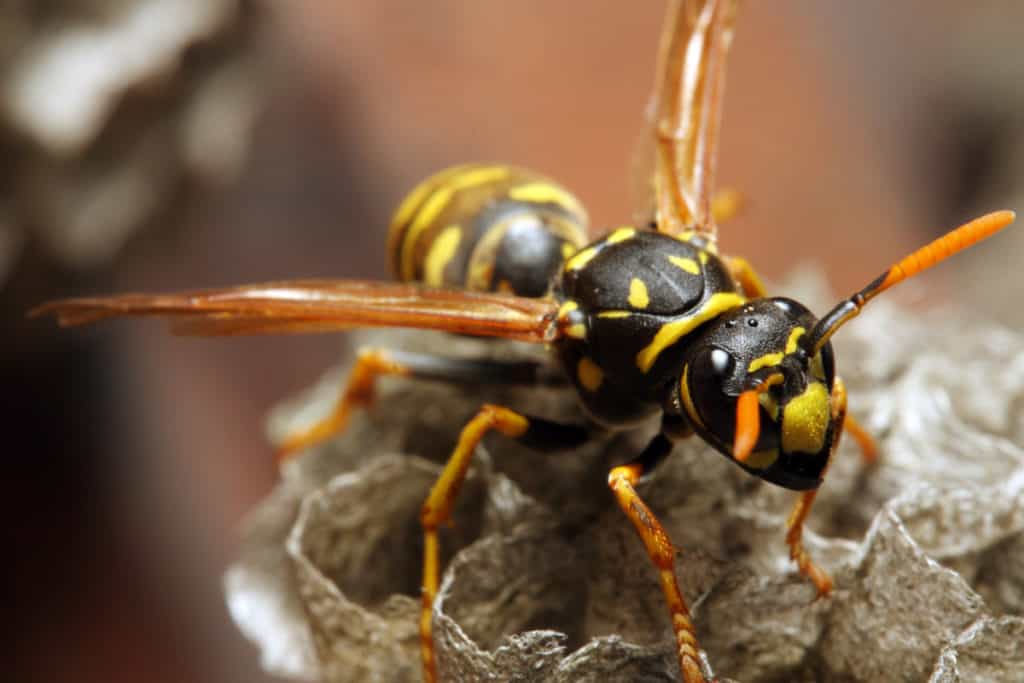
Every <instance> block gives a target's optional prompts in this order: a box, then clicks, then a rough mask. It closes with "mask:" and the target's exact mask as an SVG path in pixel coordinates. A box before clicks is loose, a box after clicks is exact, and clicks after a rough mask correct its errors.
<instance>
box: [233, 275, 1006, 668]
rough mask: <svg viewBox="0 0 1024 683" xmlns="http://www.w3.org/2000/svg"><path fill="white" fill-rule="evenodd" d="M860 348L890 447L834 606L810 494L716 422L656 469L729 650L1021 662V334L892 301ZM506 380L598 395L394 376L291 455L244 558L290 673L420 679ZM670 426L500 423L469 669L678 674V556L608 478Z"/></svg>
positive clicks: (838, 495) (458, 585)
mask: <svg viewBox="0 0 1024 683" xmlns="http://www.w3.org/2000/svg"><path fill="white" fill-rule="evenodd" d="M784 291H785V290H784ZM788 291H798V292H802V293H803V294H805V295H806V296H805V297H804V300H809V302H810V303H811V304H812V306H813V307H814V308H815V309H816V310H824V308H825V307H826V306H827V304H828V301H827V300H826V299H825V297H823V296H822V295H821V292H822V288H821V286H820V285H815V283H813V282H810V281H808V278H804V282H803V283H802V284H800V283H797V284H795V285H794V286H792V287H789V288H788ZM359 341H361V342H364V343H373V344H377V345H383V346H392V347H399V348H419V349H427V350H431V351H437V352H441V353H446V354H450V355H476V356H480V355H494V356H501V357H503V358H508V357H510V356H519V355H529V354H532V353H536V352H538V351H539V349H533V348H527V347H522V346H518V345H514V344H510V343H486V342H479V341H476V340H471V339H459V338H453V337H446V336H441V335H425V334H410V333H394V332H387V333H373V334H364V335H363V336H362V337H360V338H359ZM836 344H837V356H838V359H839V360H838V366H839V371H840V373H841V374H842V375H843V376H844V377H845V379H846V380H847V383H848V386H849V389H850V396H851V409H852V411H853V412H854V413H855V414H856V415H857V416H858V417H859V418H860V419H861V421H862V422H863V423H864V424H865V425H866V426H867V427H868V428H869V429H870V430H871V432H872V433H873V434H875V435H876V436H877V437H878V439H879V442H880V446H881V462H880V463H879V465H878V466H877V467H874V468H866V467H865V466H864V465H863V463H862V462H861V461H860V458H859V455H858V452H857V450H856V447H855V445H854V444H853V443H852V441H851V440H849V439H848V440H847V441H846V442H845V443H844V444H843V446H842V447H841V449H840V452H839V453H838V455H837V460H836V462H835V463H834V465H833V467H832V468H831V470H830V472H829V475H828V478H827V480H826V482H825V485H824V486H823V488H822V493H821V495H820V496H819V498H818V502H817V504H816V506H815V508H814V510H813V512H812V514H811V516H810V519H809V529H808V534H807V545H808V548H809V549H810V551H811V552H812V553H813V555H814V557H815V558H816V559H817V560H818V561H819V562H820V563H821V564H823V565H824V566H825V567H826V568H827V569H828V570H829V571H831V572H832V574H833V578H834V579H835V582H836V590H835V592H834V594H833V595H832V597H831V598H829V599H827V600H819V601H817V602H815V601H814V596H815V591H814V588H813V586H812V585H811V584H810V582H808V581H807V580H805V579H803V578H802V577H800V576H799V575H798V574H797V573H796V571H795V568H794V567H793V566H792V564H791V563H790V562H789V560H788V557H787V548H786V545H785V543H784V524H785V517H786V514H787V513H788V511H789V508H790V505H791V503H792V501H793V499H794V495H795V494H793V493H792V492H788V491H785V490H782V489H779V488H776V487H774V486H771V485H769V484H763V483H761V482H760V481H759V480H757V479H755V478H753V477H751V476H749V475H747V474H745V473H743V472H742V471H740V470H739V469H738V468H737V467H735V466H734V465H732V464H730V463H729V462H727V461H726V459H725V458H723V457H722V456H721V455H719V454H717V453H714V452H712V451H711V449H710V448H708V447H706V446H705V445H703V444H702V443H700V442H699V441H698V440H696V439H691V440H689V441H688V442H686V443H683V444H680V445H679V446H677V447H676V449H675V452H674V453H673V454H672V456H671V457H670V458H668V460H667V461H666V462H665V463H664V464H663V465H662V466H661V467H659V468H658V470H656V472H655V473H654V474H653V475H652V476H651V477H650V478H649V479H648V480H647V481H645V482H643V483H642V485H641V487H640V493H641V495H643V496H644V497H645V498H646V500H647V501H648V502H649V503H650V504H651V507H652V508H653V509H654V511H655V512H656V513H657V514H658V515H659V516H660V517H661V519H662V521H663V522H664V523H665V526H666V528H667V529H668V531H669V533H670V535H671V537H672V539H673V541H674V543H675V544H676V546H677V548H678V559H677V567H678V571H679V575H680V579H681V583H682V586H683V589H684V592H685V593H686V595H687V598H688V599H689V600H690V601H691V605H692V607H693V610H694V613H695V620H696V626H697V632H698V635H699V637H700V639H701V640H700V642H701V645H702V647H703V648H704V649H705V650H706V652H707V655H708V657H709V659H710V662H711V664H712V666H713V668H714V670H715V672H716V673H717V674H718V675H719V676H720V677H722V680H734V681H745V682H754V681H782V680H785V681H890V680H892V681H897V680H906V681H925V680H929V681H931V682H932V683H939V682H942V683H952V682H954V681H981V680H984V681H1007V682H1009V681H1020V680H1021V678H1020V676H1021V672H1022V671H1024V647H1021V643H1022V642H1024V619H1022V612H1024V571H1022V569H1021V568H1022V567H1024V449H1022V448H1021V442H1022V440H1024V439H1022V436H1024V344H1022V339H1021V337H1020V336H1018V335H1017V334H1014V333H1012V332H1009V331H1006V330H1004V329H1000V328H996V327H993V326H985V325H976V324H971V325H969V324H965V322H964V320H963V319H962V318H959V317H955V316H954V315H953V314H951V313H950V312H949V311H948V309H947V310H946V311H943V312H942V313H941V314H935V315H927V316H921V315H918V314H913V313H909V312H907V311H905V310H901V309H899V308H897V307H896V306H894V305H892V304H891V303H889V302H884V301H883V302H878V303H876V304H873V307H872V308H871V309H870V310H868V311H866V312H865V314H864V315H863V316H862V319H861V320H859V321H857V322H856V323H855V324H853V325H851V326H850V327H849V328H848V329H847V330H844V331H843V333H842V334H841V335H839V338H838V339H837V341H836ZM345 373H346V370H345V369H339V370H335V371H332V372H331V373H329V375H328V376H327V377H325V378H324V380H323V381H322V382H321V383H320V384H319V385H318V386H317V387H315V388H314V389H313V390H311V391H310V392H309V393H308V394H307V395H306V396H303V397H302V398H300V399H298V400H296V401H293V402H292V404H291V405H289V406H288V407H286V408H282V409H281V410H279V411H278V414H277V415H275V417H274V419H273V420H272V431H274V432H275V434H277V435H280V434H281V433H282V432H283V431H284V430H286V429H287V428H288V427H289V426H290V425H295V424H298V423H302V422H303V421H305V420H308V419H310V418H311V417H312V416H313V415H316V414H320V413H322V412H324V411H326V410H327V408H328V407H329V405H330V404H331V402H332V401H333V400H334V398H335V397H336V395H337V392H338V388H339V386H340V384H341V382H342V379H343V378H344V377H345ZM485 401H487V402H503V403H506V404H508V405H511V406H513V407H518V408H520V409H523V410H526V411H528V412H531V413H534V414H537V415H541V416H546V417H552V418H556V419H557V418H563V419H572V418H573V417H578V413H577V408H576V403H575V399H574V397H573V396H572V394H571V393H569V392H562V391H552V390H533V389H531V390H519V389H516V390H511V389H500V388H498V389H488V388H478V387H473V388H469V389H464V390H459V389H452V388H450V387H446V386H442V385H428V384H422V383H414V382H408V381H406V382H403V381H400V380H386V381H385V382H384V383H383V384H382V387H381V391H380V393H379V400H378V402H377V404H376V405H375V406H374V407H373V408H372V409H371V410H370V411H369V412H368V413H365V414H360V415H358V416H356V417H355V418H354V419H353V421H352V423H351V426H350V429H349V432H348V433H347V434H345V435H344V436H342V437H340V438H338V439H336V440H335V441H334V442H332V443H330V444H329V445H326V446H324V447H323V448H320V449H318V450H316V451H315V452H313V453H310V454H308V455H307V456H305V457H303V458H300V459H299V460H297V461H295V462H294V463H291V464H289V465H288V466H287V467H286V468H285V470H284V472H283V481H282V482H281V484H280V486H279V487H278V489H277V490H276V491H275V492H274V493H273V494H272V495H271V496H270V497H269V498H268V499H267V500H266V501H264V503H263V504H262V505H260V507H259V508H258V509H257V510H255V511H254V513H253V515H252V517H251V519H250V520H249V522H248V524H247V525H246V529H245V532H244V533H245V539H246V541H245V550H244V552H243V556H242V557H241V558H240V560H239V562H238V563H237V564H236V565H235V566H234V567H233V568H231V570H230V571H229V572H228V574H227V577H226V585H227V594H228V604H229V606H230V609H231V611H232V614H233V615H234V618H235V620H236V621H237V623H238V624H239V626H240V627H241V628H242V630H243V631H244V632H245V633H246V634H247V635H248V636H249V637H250V638H252V639H253V640H254V641H255V642H256V643H258V644H259V646H260V647H261V649H262V653H263V660H264V663H265V666H266V667H267V668H268V669H269V670H271V671H274V672H277V673H281V674H286V675H290V676H294V677H299V678H309V679H315V678H320V679H322V680H325V681H337V682H339V683H341V682H345V683H348V682H350V681H388V682H391V681H418V680H420V668H419V667H420V665H419V658H418V657H419V655H418V636H417V631H416V628H417V616H418V609H419V597H418V592H419V581H420V570H421V554H420V553H421V545H422V542H421V532H420V529H419V525H418V519H417V518H418V513H419V509H420V505H421V504H422V502H423V499H424V497H425V495H426V492H427V490H428V489H429V487H430V485H431V484H432V482H433V480H434V478H435V477H436V476H437V473H438V472H439V471H440V463H441V462H443V460H444V459H445V458H446V456H447V455H448V453H449V451H450V450H451V448H452V446H453V444H454V442H455V439H456V436H457V434H458V431H459V429H460V428H461V427H462V425H463V424H464V423H465V421H466V420H467V419H468V418H469V417H471V416H472V414H473V413H474V412H475V410H476V409H477V408H478V407H479V405H480V404H481V403H483V402H485ZM653 427H654V425H652V428H653ZM646 435H647V434H646V433H640V434H629V435H620V436H616V437H613V438H611V439H608V440H605V441H601V442H598V443H595V444H592V445H590V446H588V447H585V448H583V449H580V450H579V451H577V452H573V453H566V454H557V455H550V454H549V455H543V454H537V453H533V452H531V451H529V450H527V449H525V448H523V447H520V446H518V445H517V444H515V443H511V442H509V441H508V440H506V439H502V438H501V437H491V438H489V439H488V440H487V442H486V448H481V449H480V452H479V454H478V458H477V460H476V466H475V468H474V470H473V474H472V475H471V479H470V481H469V482H468V483H467V485H466V487H465V489H464V491H463V495H462V498H461V501H460V505H459V507H458V508H457V512H456V515H455V526H454V528H453V529H451V530H448V531H447V532H446V533H444V535H443V536H442V543H443V545H444V548H445V550H446V553H447V557H448V560H447V561H446V569H445V573H444V580H443V583H442V588H441V592H440V595H439V597H438V600H437V603H436V612H435V629H436V634H435V642H436V644H437V647H438V659H439V666H440V670H441V675H442V678H443V679H444V680H451V681H460V682H465V681H498V680H503V681H507V680H515V681H551V682H556V681H557V682H559V683H561V682H565V683H569V682H574V683H575V682H579V681H595V682H597V681H622V682H624V683H625V682H629V683H633V682H635V681H675V680H677V679H678V668H677V667H678V665H677V663H676V659H675V656H674V654H673V640H672V633H671V629H670V627H669V620H668V617H667V612H666V609H665V606H664V604H663V602H662V597H661V592H660V590H659V588H658V585H657V580H656V575H655V572H654V570H653V568H652V567H651V565H650V563H649V561H648V559H647V557H646V555H645V553H644V550H643V547H642V545H641V543H640V540H639V539H638V538H637V536H636V535H635V533H634V531H633V529H632V527H631V526H630V524H629V522H628V521H627V520H626V519H625V517H624V516H623V515H622V514H621V512H620V511H619V509H618V508H617V506H616V505H615V504H614V502H613V499H612V498H611V496H610V494H609V493H608V491H607V487H606V484H605V480H606V476H607V471H608V469H609V468H610V467H611V466H613V465H614V464H618V463H620V462H622V461H625V460H627V459H628V458H630V457H631V456H632V455H634V454H635V453H637V452H638V449H639V448H640V447H641V445H642V444H643V443H644V442H645V437H646Z"/></svg>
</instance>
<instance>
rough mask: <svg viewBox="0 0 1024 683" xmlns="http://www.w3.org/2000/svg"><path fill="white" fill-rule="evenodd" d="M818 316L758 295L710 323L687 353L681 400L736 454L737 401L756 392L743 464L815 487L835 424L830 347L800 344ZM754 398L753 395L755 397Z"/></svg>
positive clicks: (781, 480) (716, 442) (704, 432)
mask: <svg viewBox="0 0 1024 683" xmlns="http://www.w3.org/2000/svg"><path fill="white" fill-rule="evenodd" d="M815 322H816V320H815V318H814V316H812V315H811V313H810V311H808V310H807V308H805V307H804V306H803V305H801V304H799V303H797V302H795V301H793V300H791V299H784V298H770V299H758V300H755V301H752V302H750V303H748V304H745V305H743V306H741V307H739V308H735V309H733V310H731V311H729V312H727V313H725V314H723V315H722V316H721V317H720V318H718V319H717V320H716V321H714V323H712V324H710V325H709V326H708V329H707V330H705V331H704V332H703V333H702V334H701V335H700V337H698V338H697V339H696V340H695V341H694V343H693V345H692V346H691V347H690V350H689V351H688V352H687V355H686V358H685V364H684V366H683V372H682V376H681V378H680V382H679V384H678V387H679V403H680V405H681V407H682V409H683V411H684V413H685V414H686V416H687V417H688V418H689V420H690V422H692V423H693V425H694V429H695V430H696V431H697V432H698V434H700V435H701V436H702V437H703V438H704V439H705V440H707V441H708V442H709V443H711V444H712V445H713V446H714V447H715V448H717V449H718V450H719V451H721V452H722V453H724V454H725V455H727V456H729V457H730V458H732V457H733V454H734V452H735V446H736V444H735V439H736V431H737V430H736V422H737V417H736V415H737V401H738V399H739V397H740V395H741V394H743V393H744V392H752V391H756V392H757V396H756V398H757V403H758V404H757V406H756V412H757V414H758V417H759V423H760V430H759V435H758V437H757V440H756V443H754V444H753V448H752V449H751V452H750V455H749V457H747V458H746V459H745V460H744V461H743V462H742V463H740V464H741V466H743V467H744V468H745V469H747V470H749V471H751V472H752V473H754V474H756V475H758V476H760V477H762V478H764V479H767V480H768V481H771V482H773V483H776V484H779V485H781V486H785V487H787V488H791V489H798V490H802V489H809V488H815V487H817V486H818V484H819V483H820V482H821V477H822V475H823V471H824V468H825V464H826V463H827V462H828V455H829V451H830V449H831V446H832V442H833V440H834V439H835V436H836V434H837V433H838V427H839V426H838V425H836V424H835V420H833V417H832V405H831V404H832V401H831V392H832V384H833V380H834V376H835V375H834V364H833V357H832V348H831V346H829V345H827V344H826V345H825V346H824V348H822V350H821V352H819V353H817V354H815V355H813V356H811V354H810V352H809V351H808V347H807V346H806V344H802V343H801V339H803V338H805V337H806V336H807V335H808V333H809V332H810V330H811V329H813V327H814V323H815ZM752 398H753V396H752Z"/></svg>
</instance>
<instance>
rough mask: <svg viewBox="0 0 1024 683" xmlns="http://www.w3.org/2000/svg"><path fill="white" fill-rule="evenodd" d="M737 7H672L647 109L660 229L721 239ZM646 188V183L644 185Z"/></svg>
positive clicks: (724, 2)
mask: <svg viewBox="0 0 1024 683" xmlns="http://www.w3.org/2000/svg"><path fill="white" fill-rule="evenodd" d="M736 4H737V0H689V1H688V0H671V2H670V3H669V6H668V11H667V14H666V17H665V24H664V28H663V29H662V35H661V41H660V45H659V48H658V66H657V71H656V74H655V83H654V93H653V95H652V97H651V102H650V105H649V117H650V128H651V131H650V132H651V138H652V140H653V145H652V146H653V148H654V174H653V175H654V178H653V191H654V195H655V201H654V208H655V211H656V221H657V224H658V230H660V231H661V232H667V233H670V234H676V235H677V234H679V233H680V232H683V231H685V230H696V231H697V232H698V233H701V234H703V235H706V236H709V237H711V238H714V237H715V234H716V226H715V221H714V217H713V214H712V207H711V194H712V192H713V191H714V176H715V167H716V163H717V153H718V129H719V122H720V120H721V109H722V96H723V94H724V88H725V62H726V56H727V54H728V51H729V46H730V44H731V43H732V36H733V31H734V26H735V21H736ZM645 182H646V181H645Z"/></svg>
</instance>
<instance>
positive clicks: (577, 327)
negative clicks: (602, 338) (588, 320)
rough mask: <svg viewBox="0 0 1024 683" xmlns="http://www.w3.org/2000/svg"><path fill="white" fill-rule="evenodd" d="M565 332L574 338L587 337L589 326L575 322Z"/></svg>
mask: <svg viewBox="0 0 1024 683" xmlns="http://www.w3.org/2000/svg"><path fill="white" fill-rule="evenodd" d="M565 333H566V334H567V335H568V336H570V337H572V338H573V339H586V338H587V326H586V325H584V324H583V323H574V324H572V325H569V327H568V328H566V330H565Z"/></svg>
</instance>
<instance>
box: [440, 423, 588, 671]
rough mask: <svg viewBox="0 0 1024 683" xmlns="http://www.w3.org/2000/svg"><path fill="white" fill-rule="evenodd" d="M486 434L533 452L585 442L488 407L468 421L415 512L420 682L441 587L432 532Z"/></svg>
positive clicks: (575, 431)
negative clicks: (419, 536)
mask: <svg viewBox="0 0 1024 683" xmlns="http://www.w3.org/2000/svg"><path fill="white" fill-rule="evenodd" d="M489 431H496V432H500V433H501V434H504V435H505V436H508V437H511V438H513V439H515V440H517V441H519V442H520V443H522V444H524V445H526V446H529V447H530V448H534V449H537V450H541V451H545V450H558V449H567V448H576V447H577V446H580V445H582V444H583V443H585V442H586V441H587V440H588V439H589V438H590V432H589V431H588V430H587V429H586V428H585V427H582V426H578V425H563V424H559V423H557V422H550V421H548V420H542V419H539V418H536V417H530V416H528V415H523V414H521V413H517V412H516V411H514V410H511V409H509V408H504V407H502V406H496V405H491V404H487V405H484V406H483V407H482V408H480V410H479V412H477V414H476V416H475V417H474V418H473V419H472V420H470V421H469V422H468V423H467V424H466V426H465V427H463V428H462V433H461V434H460V435H459V441H458V443H457V444H456V446H455V450H454V451H452V455H451V457H450V458H449V459H448V462H447V464H445V466H444V470H443V471H442V472H441V476H440V477H438V479H437V481H436V482H435V483H434V486H433V488H432V489H430V494H429V495H428V496H427V500H426V501H425V502H424V503H423V509H422V510H421V512H420V524H421V525H422V526H423V534H424V538H423V603H422V608H421V611H420V654H421V656H422V658H423V680H424V681H425V683H434V682H435V681H437V664H436V662H435V660H434V641H433V637H432V631H433V607H434V598H435V597H436V596H437V589H438V585H439V582H440V570H441V559H440V546H439V542H438V536H437V529H438V527H439V526H440V525H441V524H444V523H445V522H448V521H449V519H450V517H451V511H452V508H453V507H454V505H455V499H456V497H457V496H458V494H459V489H460V488H461V487H462V483H463V481H465V479H466V472H467V471H468V470H469V465H470V461H471V460H472V459H473V453H474V452H475V451H476V447H477V445H478V444H479V443H480V441H481V440H482V439H483V438H484V436H485V435H486V434H487V432H489Z"/></svg>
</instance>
